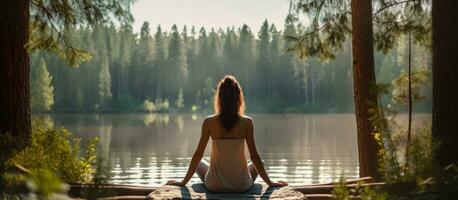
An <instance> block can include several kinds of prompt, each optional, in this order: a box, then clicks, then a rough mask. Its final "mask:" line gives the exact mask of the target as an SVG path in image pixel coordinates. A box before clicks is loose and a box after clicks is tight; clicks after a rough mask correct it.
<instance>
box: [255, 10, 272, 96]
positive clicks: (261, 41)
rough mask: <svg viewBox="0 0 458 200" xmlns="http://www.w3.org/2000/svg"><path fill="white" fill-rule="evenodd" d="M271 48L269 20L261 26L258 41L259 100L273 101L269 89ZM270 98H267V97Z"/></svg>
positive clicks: (257, 83) (257, 85)
mask: <svg viewBox="0 0 458 200" xmlns="http://www.w3.org/2000/svg"><path fill="white" fill-rule="evenodd" d="M269 48H270V33H269V23H268V22H267V19H266V20H265V21H264V23H263V24H262V26H261V30H260V31H259V33H258V41H257V53H258V54H257V56H256V74H257V75H258V76H257V77H256V80H257V82H256V84H255V87H256V88H258V89H257V93H256V94H255V95H256V98H257V99H258V100H261V99H262V100H267V101H270V100H271V96H270V94H269V93H268V89H269V84H265V83H268V82H269V81H271V79H270V77H269V74H268V71H270V70H271V69H270V67H271V59H270V57H269ZM266 96H267V97H269V98H267V99H266V98H265V97H266Z"/></svg>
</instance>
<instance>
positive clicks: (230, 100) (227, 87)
mask: <svg viewBox="0 0 458 200" xmlns="http://www.w3.org/2000/svg"><path fill="white" fill-rule="evenodd" d="M214 100H215V102H214V104H213V106H214V109H215V112H216V113H217V114H218V116H219V120H220V121H221V124H222V125H223V127H224V129H226V130H227V131H229V130H231V129H232V128H233V127H234V125H235V124H236V123H237V121H238V120H239V119H240V116H241V115H243V113H244V112H245V100H244V99H243V91H242V87H240V84H239V83H238V81H237V79H235V77H234V76H231V75H226V76H224V78H223V79H221V81H219V83H218V88H217V89H216V92H215V98H214Z"/></svg>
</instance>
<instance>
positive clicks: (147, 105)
mask: <svg viewBox="0 0 458 200" xmlns="http://www.w3.org/2000/svg"><path fill="white" fill-rule="evenodd" d="M142 110H143V111H146V112H153V111H155V110H156V105H154V103H153V102H152V101H149V100H145V101H144V102H143V106H142Z"/></svg>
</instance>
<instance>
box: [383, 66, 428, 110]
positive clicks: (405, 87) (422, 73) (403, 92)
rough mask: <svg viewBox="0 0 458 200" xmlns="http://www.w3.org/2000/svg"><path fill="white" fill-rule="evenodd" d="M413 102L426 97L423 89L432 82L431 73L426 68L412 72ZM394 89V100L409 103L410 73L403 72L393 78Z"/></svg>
mask: <svg viewBox="0 0 458 200" xmlns="http://www.w3.org/2000/svg"><path fill="white" fill-rule="evenodd" d="M411 77H412V81H411V88H412V102H413V103H416V102H419V101H421V100H424V99H425V98H426V95H424V94H422V92H423V93H424V91H422V90H421V89H423V88H424V86H426V85H428V84H430V83H431V73H430V72H429V71H428V70H426V69H417V70H414V71H412V74H411ZM392 84H393V86H394V88H395V89H394V90H393V93H392V98H393V101H394V102H396V103H400V104H402V105H408V104H409V95H408V91H409V75H408V74H407V73H402V74H401V75H400V76H399V77H398V78H396V79H395V80H393V83H392Z"/></svg>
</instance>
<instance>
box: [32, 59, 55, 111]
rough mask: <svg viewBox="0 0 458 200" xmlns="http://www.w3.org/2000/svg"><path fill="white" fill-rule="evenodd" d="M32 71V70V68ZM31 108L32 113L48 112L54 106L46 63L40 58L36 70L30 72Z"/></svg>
mask: <svg viewBox="0 0 458 200" xmlns="http://www.w3.org/2000/svg"><path fill="white" fill-rule="evenodd" d="M32 69H34V68H32ZM30 90H31V95H32V100H31V106H32V110H33V111H34V112H48V111H50V110H51V108H52V106H53V105H54V88H53V86H52V76H51V75H50V74H49V72H48V69H47V65H46V61H45V60H44V59H43V58H41V60H40V64H39V66H37V69H35V70H33V71H32V84H31V88H30Z"/></svg>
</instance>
